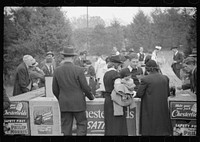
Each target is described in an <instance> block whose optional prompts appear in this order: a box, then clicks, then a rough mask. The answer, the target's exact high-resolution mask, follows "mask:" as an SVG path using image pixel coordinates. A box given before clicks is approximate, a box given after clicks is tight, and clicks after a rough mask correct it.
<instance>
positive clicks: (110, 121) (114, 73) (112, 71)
mask: <svg viewBox="0 0 200 142" xmlns="http://www.w3.org/2000/svg"><path fill="white" fill-rule="evenodd" d="M121 64H122V62H121V60H120V56H119V55H113V56H111V57H110V58H109V62H108V69H107V72H106V73H105V74H104V77H103V82H104V86H105V92H104V97H105V102H104V122H105V136H108V135H128V132H127V125H126V116H125V115H122V116H114V111H113V101H112V100H111V92H112V91H113V89H114V84H115V83H117V81H119V82H120V74H119V72H118V71H119V70H120V69H121ZM124 111H125V110H124ZM124 114H125V113H124Z"/></svg>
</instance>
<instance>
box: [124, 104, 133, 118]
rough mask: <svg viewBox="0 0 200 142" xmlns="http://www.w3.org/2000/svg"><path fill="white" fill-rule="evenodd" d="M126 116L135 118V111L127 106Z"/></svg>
mask: <svg viewBox="0 0 200 142" xmlns="http://www.w3.org/2000/svg"><path fill="white" fill-rule="evenodd" d="M126 118H130V119H133V118H134V111H130V108H129V107H127V111H126Z"/></svg>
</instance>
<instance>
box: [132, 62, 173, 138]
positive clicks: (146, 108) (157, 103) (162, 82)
mask: <svg viewBox="0 0 200 142" xmlns="http://www.w3.org/2000/svg"><path fill="white" fill-rule="evenodd" d="M146 70H147V72H148V75H146V76H145V77H143V78H141V83H140V85H139V87H138V90H137V93H136V97H139V98H141V108H140V134H141V135H142V136H167V135H168V136H169V135H172V125H171V120H170V115H169V114H170V113H169V109H168V96H169V95H170V92H169V78H168V77H167V76H165V75H162V74H160V73H158V66H157V64H156V62H155V61H154V60H149V61H148V62H147V63H146Z"/></svg>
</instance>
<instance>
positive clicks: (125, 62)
mask: <svg viewBox="0 0 200 142" xmlns="http://www.w3.org/2000/svg"><path fill="white" fill-rule="evenodd" d="M124 57H125V61H124V62H123V68H126V67H128V66H129V65H130V60H131V58H130V56H128V55H126V56H124Z"/></svg>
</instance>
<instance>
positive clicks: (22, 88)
mask: <svg viewBox="0 0 200 142" xmlns="http://www.w3.org/2000/svg"><path fill="white" fill-rule="evenodd" d="M35 64H36V62H35V59H34V58H33V57H32V56H31V55H24V56H23V62H22V63H21V64H20V65H19V66H18V67H17V69H16V73H15V81H14V89H13V96H16V95H20V94H22V93H26V92H28V91H31V86H32V82H31V79H30V76H29V72H28V69H29V68H30V67H32V66H34V65H35Z"/></svg>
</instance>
